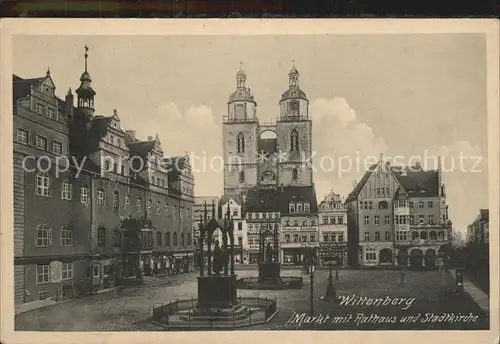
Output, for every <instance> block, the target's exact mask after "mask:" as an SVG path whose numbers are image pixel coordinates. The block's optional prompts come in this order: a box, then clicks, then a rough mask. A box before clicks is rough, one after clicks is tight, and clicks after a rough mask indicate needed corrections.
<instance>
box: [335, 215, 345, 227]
mask: <svg viewBox="0 0 500 344" xmlns="http://www.w3.org/2000/svg"><path fill="white" fill-rule="evenodd" d="M337 222H338V224H339V225H343V224H344V217H342V216H339V217H338V221H337Z"/></svg>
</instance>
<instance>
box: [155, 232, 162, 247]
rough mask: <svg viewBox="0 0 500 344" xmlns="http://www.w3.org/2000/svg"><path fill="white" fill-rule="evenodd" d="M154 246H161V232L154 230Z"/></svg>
mask: <svg viewBox="0 0 500 344" xmlns="http://www.w3.org/2000/svg"><path fill="white" fill-rule="evenodd" d="M156 246H158V247H159V246H161V232H156Z"/></svg>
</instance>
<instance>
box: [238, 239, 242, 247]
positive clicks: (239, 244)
mask: <svg viewBox="0 0 500 344" xmlns="http://www.w3.org/2000/svg"><path fill="white" fill-rule="evenodd" d="M238 246H240V247H241V246H243V238H242V237H238Z"/></svg>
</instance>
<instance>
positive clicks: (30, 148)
mask: <svg viewBox="0 0 500 344" xmlns="http://www.w3.org/2000/svg"><path fill="white" fill-rule="evenodd" d="M87 58H88V54H87V50H86V52H85V70H84V72H83V74H82V75H81V78H80V86H79V87H78V88H77V89H76V98H77V99H76V105H75V99H74V95H73V92H72V91H71V89H70V90H69V91H68V92H67V94H66V96H65V99H64V100H62V99H61V98H59V97H57V96H56V94H55V90H56V87H55V84H54V82H53V80H52V77H51V75H50V72H49V71H47V73H46V75H45V76H44V77H40V78H33V79H23V78H20V77H18V76H16V75H14V76H13V91H14V92H13V97H14V99H13V100H14V103H13V105H14V107H13V122H14V128H13V130H14V186H13V187H14V256H15V258H14V272H15V273H14V280H15V303H16V304H19V303H26V302H31V301H36V300H43V299H46V298H55V299H60V298H66V297H71V296H72V295H74V294H75V293H79V292H82V293H87V292H89V291H91V290H93V289H94V290H95V289H99V288H106V287H110V286H113V285H115V284H117V283H120V282H121V281H123V280H124V279H126V278H127V277H132V278H135V277H137V276H138V275H139V276H142V275H145V274H152V273H153V272H158V271H161V270H163V271H166V270H167V268H169V269H170V270H171V269H172V268H175V267H176V265H177V268H179V267H180V266H181V265H184V263H186V262H192V256H193V243H192V232H191V228H192V214H191V212H192V204H193V195H192V190H193V185H194V181H193V178H192V174H191V172H190V167H189V160H188V159H187V157H183V159H182V160H183V162H182V163H180V164H177V165H178V166H180V168H179V169H177V170H175V169H171V168H170V169H165V170H163V169H162V168H161V166H159V165H160V164H159V162H161V161H162V160H161V159H162V158H164V157H163V151H162V149H161V142H160V141H159V138H158V136H157V137H156V138H154V139H153V138H152V137H150V138H148V140H146V141H141V140H138V139H137V138H135V135H133V132H132V131H129V132H127V131H125V130H123V129H122V127H121V122H120V118H119V116H118V112H117V111H116V110H115V111H114V113H113V114H112V115H110V116H103V115H97V114H96V113H95V110H94V108H95V106H94V101H95V97H96V92H95V90H94V89H93V88H92V80H91V77H90V73H89V72H88V71H87ZM139 160H141V161H143V162H144V166H142V167H141V168H136V166H133V163H132V162H133V161H139ZM167 170H168V171H169V172H168V173H167V172H166V171H167Z"/></svg>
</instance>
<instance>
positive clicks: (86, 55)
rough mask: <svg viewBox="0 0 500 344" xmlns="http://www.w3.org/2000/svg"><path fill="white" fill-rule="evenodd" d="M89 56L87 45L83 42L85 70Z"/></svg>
mask: <svg viewBox="0 0 500 344" xmlns="http://www.w3.org/2000/svg"><path fill="white" fill-rule="evenodd" d="M88 57H89V47H88V46H87V44H85V71H87V59H88Z"/></svg>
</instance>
